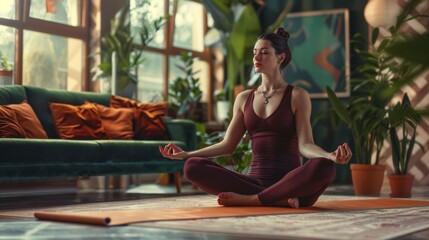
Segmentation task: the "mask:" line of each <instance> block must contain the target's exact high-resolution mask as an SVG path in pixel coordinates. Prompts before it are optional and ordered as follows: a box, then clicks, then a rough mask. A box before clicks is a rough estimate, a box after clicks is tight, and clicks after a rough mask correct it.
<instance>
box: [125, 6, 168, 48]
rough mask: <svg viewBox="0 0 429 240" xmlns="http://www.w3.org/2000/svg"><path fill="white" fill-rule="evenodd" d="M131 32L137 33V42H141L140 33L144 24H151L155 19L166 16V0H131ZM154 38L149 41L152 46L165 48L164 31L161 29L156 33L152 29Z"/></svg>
mask: <svg viewBox="0 0 429 240" xmlns="http://www.w3.org/2000/svg"><path fill="white" fill-rule="evenodd" d="M130 8H131V9H130V13H131V34H133V35H136V38H135V43H137V44H139V43H140V42H141V40H140V36H138V33H139V32H140V31H141V27H142V26H147V27H149V26H151V25H152V24H150V23H152V22H153V21H155V20H156V19H158V18H159V17H162V16H164V8H165V4H164V1H149V0H131V2H130ZM150 32H152V34H151V35H150V36H151V37H152V36H153V40H152V41H151V42H150V43H149V46H150V47H155V48H164V31H163V29H160V30H159V31H158V32H156V33H154V29H150Z"/></svg>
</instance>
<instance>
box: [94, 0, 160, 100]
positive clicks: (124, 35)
mask: <svg viewBox="0 0 429 240" xmlns="http://www.w3.org/2000/svg"><path fill="white" fill-rule="evenodd" d="M167 18H168V17H159V18H158V19H156V20H154V21H153V22H150V23H142V27H141V28H140V29H139V33H138V37H139V41H140V43H139V45H140V46H137V44H136V39H137V36H136V35H132V34H131V29H130V28H131V23H130V5H129V2H127V3H126V4H125V5H124V6H123V7H122V8H121V9H120V10H119V11H118V12H117V13H116V14H115V16H114V17H113V19H112V20H111V22H110V31H109V32H107V33H106V34H105V35H104V36H103V37H102V38H101V51H100V52H96V53H93V54H91V55H92V56H96V55H100V63H99V64H98V65H97V66H96V67H95V68H93V69H92V70H91V72H93V73H94V76H93V78H92V80H93V81H95V80H101V85H102V86H101V88H102V91H106V92H110V91H111V88H112V87H113V86H110V83H111V81H112V79H111V78H112V74H113V73H114V72H116V77H117V82H116V86H115V89H116V87H117V90H118V92H117V94H118V95H121V96H124V97H130V98H133V97H134V96H135V95H136V91H137V82H138V78H137V74H136V72H137V67H138V65H140V64H142V63H143V61H144V58H143V56H142V54H143V49H144V48H145V47H146V46H147V45H148V44H149V42H150V41H152V39H153V38H154V36H155V33H156V32H157V31H159V30H160V29H161V28H162V26H163V25H164V24H165V23H166V19H167ZM115 56H116V57H115ZM114 65H115V66H116V69H114Z"/></svg>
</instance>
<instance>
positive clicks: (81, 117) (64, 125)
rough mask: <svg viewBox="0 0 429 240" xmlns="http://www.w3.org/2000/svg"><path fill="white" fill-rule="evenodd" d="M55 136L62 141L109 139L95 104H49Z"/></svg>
mask: <svg viewBox="0 0 429 240" xmlns="http://www.w3.org/2000/svg"><path fill="white" fill-rule="evenodd" d="M49 107H50V108H51V112H52V117H53V118H54V123H55V128H56V130H57V134H58V136H59V137H60V138H62V139H79V140H84V139H109V137H108V135H107V133H106V132H105V130H104V128H103V125H102V123H101V119H100V116H99V114H98V110H97V107H96V106H95V104H92V103H88V104H83V105H81V106H74V105H70V104H64V103H52V102H50V103H49Z"/></svg>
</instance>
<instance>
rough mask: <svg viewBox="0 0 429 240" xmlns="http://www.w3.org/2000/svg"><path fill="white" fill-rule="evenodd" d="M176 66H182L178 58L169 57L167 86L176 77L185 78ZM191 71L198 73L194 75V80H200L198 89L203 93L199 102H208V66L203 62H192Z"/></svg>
mask: <svg viewBox="0 0 429 240" xmlns="http://www.w3.org/2000/svg"><path fill="white" fill-rule="evenodd" d="M176 65H179V66H183V64H182V63H181V60H180V57H179V56H170V61H169V69H170V72H169V73H168V79H169V84H170V83H172V82H173V81H174V80H175V79H176V78H177V77H185V75H184V73H183V71H181V70H180V69H179V68H178V67H177V66H176ZM193 71H194V72H197V71H200V72H198V73H197V74H195V78H199V79H200V89H201V91H202V92H203V97H202V98H201V102H208V87H209V64H208V63H207V62H204V61H198V60H194V65H193Z"/></svg>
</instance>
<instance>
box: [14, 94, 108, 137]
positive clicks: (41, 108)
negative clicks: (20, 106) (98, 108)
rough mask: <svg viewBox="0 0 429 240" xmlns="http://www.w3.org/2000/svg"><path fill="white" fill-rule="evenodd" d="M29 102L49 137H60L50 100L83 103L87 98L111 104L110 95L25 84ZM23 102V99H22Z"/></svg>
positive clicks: (95, 101) (94, 101)
mask: <svg viewBox="0 0 429 240" xmlns="http://www.w3.org/2000/svg"><path fill="white" fill-rule="evenodd" d="M25 94H26V96H27V101H28V103H29V104H30V105H31V106H32V107H33V109H34V112H35V113H36V115H37V117H38V118H39V120H40V122H41V123H42V126H43V128H44V129H45V131H46V133H47V134H48V137H49V138H50V139H52V138H59V137H58V135H57V132H56V129H55V124H54V119H53V118H52V115H51V110H50V108H49V102H55V103H65V104H71V105H82V104H84V102H85V100H86V101H90V102H93V103H99V104H103V105H104V106H109V104H110V95H109V94H104V93H96V92H72V91H65V90H49V89H44V88H39V87H32V86H25ZM21 102H22V101H21Z"/></svg>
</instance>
